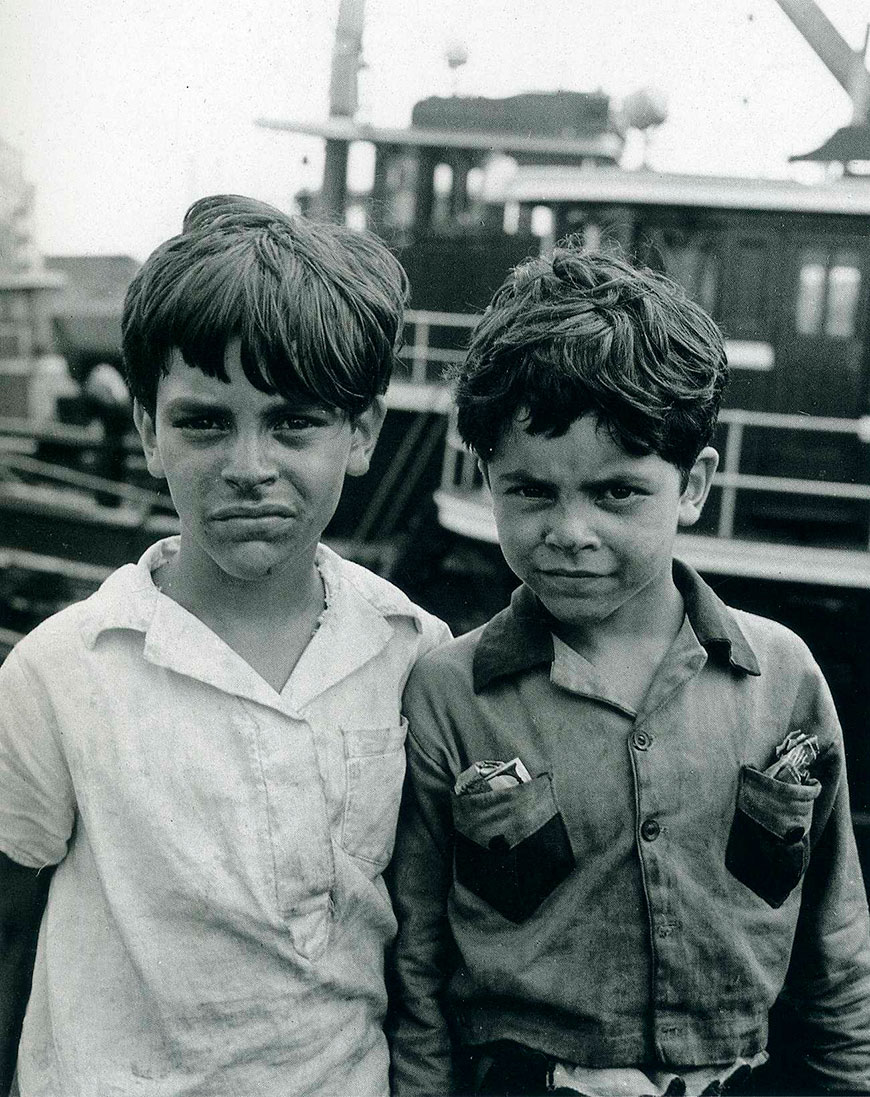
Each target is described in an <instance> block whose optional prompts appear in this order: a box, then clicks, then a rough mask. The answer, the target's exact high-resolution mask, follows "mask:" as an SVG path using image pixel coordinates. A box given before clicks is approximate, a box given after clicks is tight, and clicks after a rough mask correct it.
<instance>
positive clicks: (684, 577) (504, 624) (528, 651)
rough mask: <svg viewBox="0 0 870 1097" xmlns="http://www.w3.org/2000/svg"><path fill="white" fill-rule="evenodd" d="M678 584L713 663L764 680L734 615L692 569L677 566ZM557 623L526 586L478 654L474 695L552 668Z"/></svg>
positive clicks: (488, 630)
mask: <svg viewBox="0 0 870 1097" xmlns="http://www.w3.org/2000/svg"><path fill="white" fill-rule="evenodd" d="M673 574H674V582H675V583H676V586H677V589H678V590H679V592H680V594H681V595H682V597H683V603H684V605H685V609H686V616H687V617H688V619H689V624H690V625H691V626H692V629H693V631H694V633H695V635H696V636H697V638H698V641H699V643H700V644H701V645H702V646H703V647H704V648H706V649H707V651H708V652H709V653H710V655H711V656H712V657H713V658H716V659H718V660H719V661H721V662H724V663H727V664H728V665H729V666H731V667H733V668H734V669H735V670H742V671H743V672H745V673H746V674H754V675H759V674H761V670H760V668H759V665H758V660H757V659H756V657H755V653H754V652H753V650H752V648H751V647H750V645H749V642H748V640H747V639H746V637H745V636H744V635H743V632H742V630H741V628H740V626H739V625H738V623H737V620H736V618H735V617H734V614H733V613H732V611H731V610H730V609H729V608H728V606H726V605H725V603H724V602H723V601H722V600H721V599H720V598H719V597H718V596H717V595H716V594H714V593H713V591H712V590H711V589H710V587H709V586H708V585H707V584H706V583H705V582H704V580H703V579H702V578H701V576H700V575H698V573H697V572H696V571H695V570H694V569H693V568H691V567H689V566H688V565H687V564H684V563H682V562H681V561H680V560H674V564H673ZM553 624H554V622H553V618H552V617H551V615H550V614H549V613H548V612H547V610H546V609H545V608H544V607H543V606H542V605H541V603H540V602H539V601H538V599H537V598H536V596H535V595H534V594H533V593H532V592H531V590H529V588H528V587H526V586H520V587H518V588H517V589H516V590H515V591H514V592H513V595H512V596H511V601H510V605H509V606H508V607H507V608H506V609H503V610H502V611H501V612H500V613H498V614H496V616H495V617H493V619H492V620H491V621H490V622H489V623H488V624H487V625H485V626H484V628H483V632H482V633H481V637H480V641H479V642H478V645H477V649H476V651H475V653H474V690H475V692H476V693H480V692H481V691H482V690H484V689H486V687H487V686H488V685H490V684H491V683H492V682H493V681H495V680H496V679H497V678H507V677H510V676H511V675H513V674H519V673H521V672H523V671H527V670H532V669H533V668H534V667H537V666H544V665H549V664H551V663H552V661H553V639H552V629H553Z"/></svg>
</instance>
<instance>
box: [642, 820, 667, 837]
mask: <svg viewBox="0 0 870 1097" xmlns="http://www.w3.org/2000/svg"><path fill="white" fill-rule="evenodd" d="M661 831H662V828H661V827H660V826H659V824H658V822H657V821H656V820H655V819H644V821H643V822H642V823H641V824H640V836H641V838H643V840H644V841H645V842H654V841H655V840H656V838H658V836H659V835H660V834H661Z"/></svg>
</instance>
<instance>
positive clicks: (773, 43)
mask: <svg viewBox="0 0 870 1097" xmlns="http://www.w3.org/2000/svg"><path fill="white" fill-rule="evenodd" d="M820 5H821V7H822V8H823V10H824V11H825V12H826V13H827V15H828V16H829V18H830V19H831V20H832V21H833V22H834V23H835V24H836V26H837V28H838V29H839V30H840V32H841V34H842V35H843V36H844V37H845V38H846V39H847V40H848V41H849V42H850V44H851V45H852V46H853V47H854V48H858V47H859V46H860V45H861V43H862V42H863V39H864V30H865V26H866V23H867V21H868V19H870V2H868V0H820ZM337 8H338V3H337V0H233V2H232V3H226V2H225V0H221V2H220V3H218V2H213V0H0V43H2V51H0V52H2V56H0V136H2V137H3V138H4V139H5V140H6V141H7V142H9V143H11V144H13V145H14V146H16V147H17V148H19V149H20V150H21V151H22V152H23V154H24V157H25V170H26V173H27V175H28V177H29V179H30V181H31V182H32V183H33V184H35V186H36V188H37V197H36V234H37V243H38V245H39V247H40V249H41V250H42V251H44V252H46V253H48V254H77V253H114V254H131V255H134V256H136V257H137V258H140V259H141V258H144V257H145V255H147V254H148V252H150V251H151V249H152V248H153V247H155V246H156V245H157V244H158V243H159V242H160V241H161V240H163V239H164V238H166V237H167V236H170V235H172V234H173V233H175V232H177V231H178V228H179V226H180V220H181V216H182V214H183V212H184V209H185V208H186V206H187V205H188V204H189V202H190V201H192V200H193V199H194V198H196V197H199V196H200V195H203V194H209V193H214V192H217V191H227V190H231V191H235V192H240V193H248V194H252V195H255V196H257V197H259V198H263V199H265V200H267V201H271V202H274V203H276V204H278V205H280V206H283V207H284V208H289V206H290V204H291V202H292V196H293V194H294V193H295V192H296V191H297V190H298V189H299V188H300V187H301V186H314V185H316V184H317V183H318V181H319V169H320V164H321V157H322V151H321V142H320V141H319V140H318V139H316V138H303V137H298V136H290V135H286V134H281V133H276V132H272V131H268V130H264V129H260V128H258V127H257V126H256V125H255V124H254V119H256V118H257V117H263V116H266V117H270V118H285V119H286V118H291V117H292V118H298V119H306V120H321V119H323V118H325V117H326V114H327V111H328V99H327V89H328V82H329V64H330V54H331V49H332V41H333V35H334V31H335V19H336V13H337ZM457 39H459V40H461V41H463V42H464V44H465V46H466V48H467V50H468V63H467V64H466V65H465V66H464V68H462V69H461V70H459V73H458V77H457V82H456V84H452V83H451V76H450V72H449V70H448V67H447V65H446V62H445V58H444V51H445V47H446V46H447V44H448V43H449V42H451V41H453V40H457ZM364 59H365V63H366V68H365V69H364V71H363V73H362V74H361V80H360V98H361V106H360V118H361V119H363V120H365V121H369V122H372V123H375V124H383V125H406V124H407V123H408V122H409V120H410V112H411V107H412V105H413V104H414V102H415V101H416V100H417V99H420V98H423V97H424V96H426V95H432V94H442V95H444V94H449V93H450V92H451V91H452V90H456V91H458V92H459V93H461V94H475V95H478V94H479V95H492V96H499V95H509V94H513V93H515V92H520V91H549V90H555V89H557V88H564V89H571V90H576V91H592V90H595V89H602V90H603V91H605V92H607V93H608V94H610V95H611V96H612V97H613V98H614V99H616V100H619V99H621V98H623V97H624V96H625V95H627V94H628V93H630V92H632V91H634V90H636V89H637V88H640V87H645V86H651V87H655V88H657V89H659V90H660V91H662V92H663V93H664V94H665V95H666V97H667V101H668V104H669V119H668V121H667V122H666V123H665V125H664V126H662V127H661V128H660V129H659V130H658V132H657V133H656V134H655V137H654V140H653V142H652V146H651V149H650V161H651V163H652V165H653V166H654V167H657V168H659V169H661V170H672V171H689V172H700V173H716V174H732V175H784V174H788V173H789V171H790V169H789V166H788V163H787V160H788V156H789V155H791V154H794V153H798V152H804V151H807V150H809V149H811V148H814V147H816V146H817V145H819V144H820V143H821V142H822V141H823V140H824V139H825V137H827V136H829V134H830V133H832V132H833V130H834V129H836V128H837V127H838V126H841V125H844V124H846V123H847V122H848V121H849V119H850V114H851V111H850V104H849V101H848V98H847V97H846V95H845V93H844V92H843V91H842V90H841V89H840V87H839V85H838V84H837V83H836V82H835V80H834V79H833V77H832V76H831V75H830V74H829V73H828V72H827V71H826V70H825V68H824V67H823V65H822V64H821V62H820V61H819V60H818V59H817V58H816V56H815V54H814V53H813V52H812V50H811V49H810V48H809V46H808V45H807V44H806V43H805V42H804V41H803V39H802V38H801V37H800V35H799V34H798V32H797V31H796V30H795V29H794V28H793V27H792V25H791V23H790V22H789V21H788V20H787V19H786V17H785V16H784V15H783V14H782V12H781V11H780V9H779V7H778V5H777V4H776V3H775V2H774V0H429V2H428V3H423V2H422V0H367V3H366V31H365V38H364Z"/></svg>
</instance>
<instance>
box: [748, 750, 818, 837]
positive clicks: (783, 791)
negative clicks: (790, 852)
mask: <svg viewBox="0 0 870 1097" xmlns="http://www.w3.org/2000/svg"><path fill="white" fill-rule="evenodd" d="M821 791H822V786H821V784H820V783H819V782H818V781H817V780H816V779H815V778H812V779H811V780H810V781H809V782H808V783H807V784H805V785H794V784H790V783H789V782H786V781H777V780H775V779H774V778H773V777H768V776H767V775H766V774H764V773H762V772H761V770H758V769H755V768H754V767H753V766H743V768H742V769H741V771H740V789H739V791H738V794H737V807H738V808H739V809H740V810H741V811H742V812H744V814H746V815H748V816H749V818H750V819H753V820H754V821H755V822H756V823H758V825H759V826H762V827H764V829H765V830H767V831H769V832H770V833H771V834H774V835H776V837H777V838H781V839H782V840H783V841H791V842H796V841H798V840H799V839H800V838H801V837H803V835H804V834H806V833H807V832H808V831H809V828H810V823H811V821H812V814H813V801H814V800H815V799H816V797H817V796H818V795H819V793H820V792H821ZM798 832H800V833H798Z"/></svg>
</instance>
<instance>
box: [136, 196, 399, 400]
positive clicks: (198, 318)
mask: <svg viewBox="0 0 870 1097" xmlns="http://www.w3.org/2000/svg"><path fill="white" fill-rule="evenodd" d="M407 296H408V280H407V277H406V275H405V272H404V270H403V269H402V267H401V266H400V264H399V262H398V261H397V260H396V259H395V257H394V256H393V255H392V254H391V253H390V252H389V251H388V250H387V248H386V247H385V246H384V245H383V244H382V243H381V242H380V241H379V240H378V239H377V238H376V237H374V236H372V235H371V234H369V233H362V232H355V231H353V230H351V229H348V228H345V227H344V226H341V225H334V224H329V223H325V222H324V223H321V222H315V221H309V220H306V219H304V218H301V217H292V216H289V215H288V214H285V213H282V212H281V211H280V210H278V209H275V208H274V207H272V206H269V205H266V204H265V203H264V202H258V201H256V200H255V199H253V198H243V197H241V196H239V195H232V194H224V195H214V196H212V197H210V198H202V199H200V200H199V201H198V202H195V203H194V204H193V205H192V206H191V207H190V209H189V210H188V211H187V214H186V216H185V218H184V225H183V228H182V232H181V234H180V235H179V236H174V237H172V239H170V240H167V241H166V242H165V243H164V244H161V245H160V247H158V248H157V249H156V251H154V252H153V253H152V254H151V255H150V256H149V258H148V259H147V260H146V261H145V263H144V265H143V266H142V267H141V269H140V270H139V271H138V273H137V274H136V276H135V277H134V279H133V281H132V283H131V285H130V288H129V289H128V291H127V297H126V300H125V302H124V316H123V324H122V328H123V353H124V365H125V368H126V372H127V382H128V384H129V386H130V391H131V393H132V394H133V396H134V397H135V398H136V399H137V400H138V401H139V403H140V404H141V405H142V406H143V407H144V408H145V409H146V410H147V411H149V412H150V413H151V414H152V415H153V414H154V410H155V406H156V401H157V385H158V382H159V380H160V377H161V375H163V374H165V373H166V372H167V370H168V369H169V362H170V356H171V353H172V351H173V349H174V348H176V347H177V348H178V350H179V351H180V352H181V355H182V357H183V358H184V360H185V362H186V363H187V364H188V365H189V366H195V367H196V368H197V369H200V370H202V372H203V373H204V374H206V375H207V376H208V377H219V378H220V379H221V380H223V381H226V380H227V379H228V378H227V374H226V371H225V369H224V354H225V351H226V347H227V344H228V343H229V342H230V341H231V340H233V339H236V338H237V339H239V340H240V341H241V363H242V368H243V370H244V372H245V376H246V377H247V379H248V380H249V381H250V382H251V384H252V385H254V387H255V388H257V389H259V390H260V391H262V392H267V393H275V392H277V393H279V394H280V395H282V396H284V397H285V398H288V399H299V398H304V399H307V400H314V401H315V402H316V403H319V404H323V405H325V406H330V407H335V408H339V409H341V410H343V411H345V412H347V413H348V414H350V415H357V414H359V413H360V412H362V411H364V410H365V409H366V408H367V407H368V406H369V405H370V404H371V402H372V400H373V399H374V398H375V396H377V395H378V394H380V393H383V392H385V391H386V389H387V384H388V383H389V379H390V374H391V372H392V368H393V363H394V354H395V349H396V345H397V343H398V340H399V338H400V336H401V326H402V314H403V309H404V305H405V302H406V300H407Z"/></svg>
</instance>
